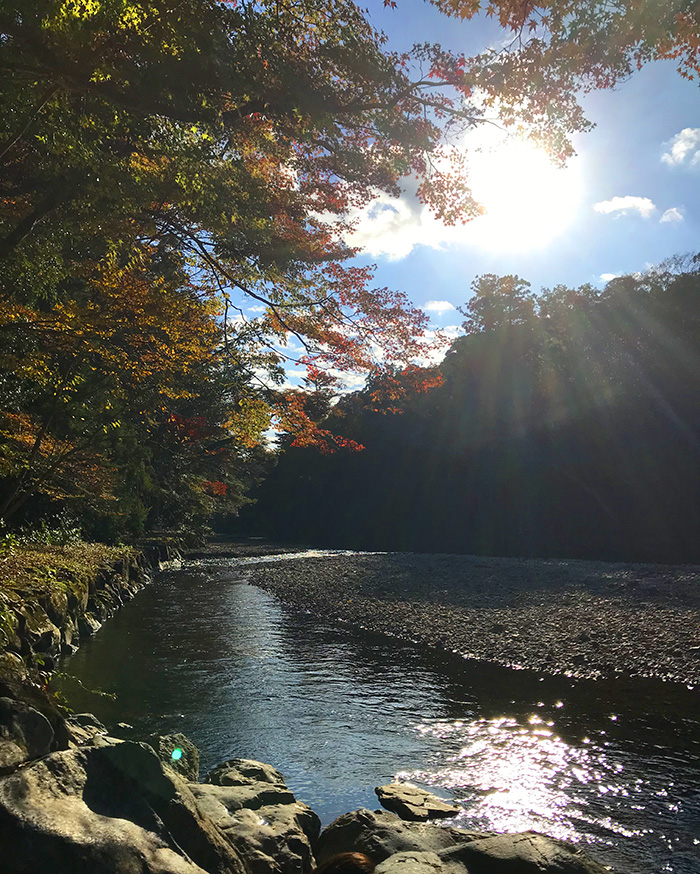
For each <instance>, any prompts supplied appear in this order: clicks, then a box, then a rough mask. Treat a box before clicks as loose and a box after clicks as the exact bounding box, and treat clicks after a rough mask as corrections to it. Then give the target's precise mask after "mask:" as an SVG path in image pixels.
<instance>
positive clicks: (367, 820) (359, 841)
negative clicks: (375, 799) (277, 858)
mask: <svg viewBox="0 0 700 874" xmlns="http://www.w3.org/2000/svg"><path fill="white" fill-rule="evenodd" d="M483 837H486V835H485V834H484V833H483V832H470V831H467V830H466V829H458V828H442V827H440V828H438V827H437V826H434V825H429V824H427V823H419V822H404V821H403V820H401V819H399V817H398V816H396V814H394V813H388V812H386V811H383V810H376V811H371V810H366V809H360V810H355V811H353V812H352V813H345V814H343V815H342V816H339V817H338V819H336V820H335V821H334V822H332V823H331V824H330V825H329V826H328V828H326V829H325V830H324V831H323V832H322V833H321V837H320V839H319V843H318V849H317V850H316V859H317V861H318V862H319V863H320V862H324V861H325V860H326V859H327V858H329V857H330V856H334V855H335V854H336V853H350V852H358V853H366V854H367V855H368V856H369V857H370V858H371V859H373V860H374V861H375V862H376V863H379V862H383V861H384V859H388V858H389V856H392V855H394V853H405V852H419V853H424V852H428V853H437V852H439V851H440V850H446V849H449V848H451V847H454V846H456V845H457V844H460V843H464V842H465V841H473V840H477V839H479V838H483Z"/></svg>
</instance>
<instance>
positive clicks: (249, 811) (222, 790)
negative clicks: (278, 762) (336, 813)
mask: <svg viewBox="0 0 700 874" xmlns="http://www.w3.org/2000/svg"><path fill="white" fill-rule="evenodd" d="M206 779H207V781H208V782H206V783H201V784H196V785H195V784H190V787H189V788H190V790H191V791H192V794H193V795H194V797H195V800H196V803H197V805H198V807H199V810H200V811H201V813H202V814H203V815H204V816H206V817H207V818H209V819H211V821H212V822H213V823H214V824H215V825H216V826H217V827H218V828H219V829H221V831H222V832H223V834H224V835H225V836H226V838H227V839H228V840H229V841H230V842H231V845H232V846H233V847H234V848H235V849H236V851H237V852H238V853H239V855H240V856H241V858H242V859H243V860H244V862H245V864H246V866H247V867H248V869H249V870H250V872H251V874H268V872H273V874H274V872H276V874H306V872H308V871H309V870H310V869H311V868H312V867H313V865H314V856H313V846H314V845H315V843H316V841H317V839H318V834H319V831H320V827H321V824H320V821H319V819H318V817H317V816H316V814H315V813H314V812H313V810H311V808H310V807H308V806H307V805H306V804H302V803H301V802H298V801H296V799H295V798H294V794H293V793H292V792H290V790H289V789H288V788H287V786H286V785H285V783H284V778H283V777H282V775H281V774H280V772H279V771H277V770H276V769H275V768H273V767H272V766H271V765H265V764H263V763H262V762H256V761H252V760H250V759H231V760H230V761H228V762H225V763H224V764H223V765H219V766H218V767H217V768H215V769H214V770H213V771H212V772H211V773H210V774H208V775H207V778H206Z"/></svg>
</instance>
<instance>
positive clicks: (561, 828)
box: [64, 551, 700, 874]
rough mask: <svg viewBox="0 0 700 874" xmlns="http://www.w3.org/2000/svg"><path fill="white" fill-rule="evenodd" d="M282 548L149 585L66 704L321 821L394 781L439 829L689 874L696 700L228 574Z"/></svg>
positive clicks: (619, 866)
mask: <svg viewBox="0 0 700 874" xmlns="http://www.w3.org/2000/svg"><path fill="white" fill-rule="evenodd" d="M309 554H313V553H309V552H306V553H304V555H309ZM319 554H320V555H331V553H329V552H325V551H319ZM334 554H343V553H334ZM289 557H290V556H289V555H287V556H274V557H271V556H264V557H260V558H257V557H256V558H247V559H243V560H238V561H231V560H221V559H210V558H207V559H202V560H198V561H196V562H191V563H189V564H188V565H187V566H185V567H183V568H182V569H181V570H177V571H171V572H166V573H164V574H162V575H161V576H160V577H159V578H158V580H157V581H156V583H155V584H154V585H153V586H151V587H149V588H147V589H145V590H144V591H143V592H142V593H141V594H140V595H139V597H138V598H135V599H134V600H133V601H131V602H129V603H128V604H126V605H125V606H124V608H123V610H121V611H120V612H119V613H118V614H117V615H116V616H115V617H114V618H113V619H112V620H111V621H110V622H108V623H106V624H105V626H104V627H103V628H102V629H100V631H99V632H98V633H97V634H96V635H95V636H94V637H93V638H91V639H90V640H88V641H86V642H85V644H84V645H83V646H81V648H80V650H78V652H77V653H76V654H75V655H73V656H72V657H71V658H70V659H68V660H66V664H65V668H66V674H65V675H64V676H65V677H66V679H65V683H66V688H67V689H69V691H70V700H71V703H72V705H73V707H74V709H76V710H90V711H94V712H95V713H96V714H97V715H98V717H100V718H101V719H102V720H103V721H105V722H106V723H108V724H113V723H116V722H118V721H126V722H129V723H131V724H133V725H134V726H135V729H136V731H137V732H139V733H140V734H142V735H143V736H148V735H150V734H152V733H158V732H165V731H172V730H173V726H177V728H178V730H181V731H182V732H183V733H184V734H186V735H187V736H188V737H190V738H191V739H192V740H193V741H194V742H195V743H196V744H197V746H198V747H199V748H200V752H201V760H202V772H203V773H204V772H205V771H206V770H208V769H209V768H211V767H213V766H214V765H215V764H217V763H219V762H221V761H223V760H225V759H227V758H230V757H232V756H239V755H243V756H246V757H251V758H257V759H260V760H262V761H268V762H272V763H274V764H275V765H276V766H277V767H279V768H280V770H281V771H282V773H283V774H284V775H285V777H286V778H287V782H288V784H289V786H290V788H291V789H292V790H293V791H294V792H295V794H296V795H297V797H298V798H300V799H301V800H303V801H306V802H307V803H309V804H310V805H311V806H312V807H313V808H314V809H315V810H316V811H317V812H318V813H319V815H320V816H321V819H322V821H323V822H324V823H326V824H327V823H329V822H330V821H331V820H332V819H333V818H334V817H336V816H338V815H339V814H340V813H343V812H345V811H347V810H352V809H354V808H357V807H360V806H367V807H372V808H374V807H376V806H377V803H376V797H375V795H374V791H373V790H374V787H375V786H377V785H379V784H381V783H385V782H388V781H389V780H390V779H391V778H392V776H394V775H395V776H396V777H398V778H400V779H404V780H410V781H411V782H414V783H422V784H424V785H429V786H431V787H433V791H436V792H437V793H438V794H442V795H445V796H447V797H449V798H454V799H456V800H457V801H458V803H459V805H460V806H461V808H462V810H461V812H460V813H459V814H458V816H457V817H455V819H454V820H450V821H449V822H451V823H454V824H456V825H459V826H462V827H465V828H469V829H478V830H483V831H491V830H495V831H522V830H527V829H534V830H536V831H540V832H543V833H545V834H548V835H551V836H552V837H557V838H563V839H567V840H571V841H573V842H574V843H578V844H580V845H583V846H586V845H588V847H589V849H590V851H591V853H592V855H593V856H594V857H597V858H599V859H600V861H602V862H604V863H605V864H609V865H612V866H613V868H614V870H616V871H618V872H621V874H660V872H673V874H698V872H700V833H699V832H698V827H697V826H698V822H700V785H699V784H700V781H699V778H698V774H699V767H698V763H699V762H700V743H699V738H700V730H699V729H700V723H699V722H698V708H697V700H698V699H697V692H691V691H689V690H686V689H681V688H679V687H674V686H670V685H664V684H654V683H651V682H646V681H645V682H643V683H642V682H637V681H635V682H630V683H627V682H626V681H623V680H610V681H596V682H593V681H579V680H575V679H573V678H568V677H544V676H538V675H536V674H533V673H531V672H527V671H517V672H515V671H511V670H508V669H506V668H503V667H499V666H494V665H488V664H485V663H482V664H477V663H474V662H469V661H466V660H464V659H461V658H456V657H453V656H450V655H448V654H446V653H444V652H441V651H438V650H431V649H427V648H422V647H416V646H412V645H410V644H408V643H405V642H403V641H401V640H399V639H397V638H389V637H386V636H380V635H373V634H369V633H364V632H362V631H358V630H356V629H353V628H351V627H349V626H338V625H337V624H336V623H331V622H326V621H324V620H323V619H322V618H320V617H318V616H315V615H312V614H309V613H306V612H305V611H295V610H290V609H288V608H286V607H284V606H283V605H282V604H280V602H279V601H277V600H276V599H275V598H273V597H272V596H271V595H269V594H268V593H266V592H263V591H262V590H261V589H257V588H255V587H253V586H251V585H249V584H248V583H247V582H245V581H244V580H243V579H242V578H241V575H240V571H239V568H240V567H242V566H245V565H247V564H251V563H257V562H259V561H265V562H270V561H285V560H286V559H288V558H289ZM70 675H73V676H74V677H75V678H77V680H78V684H76V683H73V685H72V686H71V685H70ZM80 684H82V685H80ZM89 689H104V690H107V691H110V692H114V693H116V694H117V698H116V699H112V698H105V697H103V696H99V695H95V694H92V693H89V691H88V690H89Z"/></svg>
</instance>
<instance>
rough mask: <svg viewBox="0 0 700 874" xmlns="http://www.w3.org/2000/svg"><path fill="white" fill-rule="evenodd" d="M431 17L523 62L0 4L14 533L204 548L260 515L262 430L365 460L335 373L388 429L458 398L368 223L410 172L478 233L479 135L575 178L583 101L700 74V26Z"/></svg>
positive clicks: (270, 27)
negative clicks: (669, 63)
mask: <svg viewBox="0 0 700 874" xmlns="http://www.w3.org/2000/svg"><path fill="white" fill-rule="evenodd" d="M389 5H390V6H393V5H394V4H393V3H389ZM436 5H438V6H439V7H440V8H441V9H442V10H443V11H444V12H445V13H446V14H449V15H457V16H459V17H462V18H470V17H472V16H474V15H476V14H478V13H480V12H483V13H485V14H486V15H490V16H497V17H498V18H499V20H500V23H501V25H502V27H503V28H504V29H505V30H507V31H509V32H510V33H512V34H513V35H514V43H513V44H512V46H510V47H507V48H506V49H503V50H500V51H488V52H485V53H482V54H480V55H477V56H474V57H466V56H464V55H459V54H454V53H450V52H447V51H445V50H444V49H443V48H442V47H440V46H438V45H431V44H429V43H424V44H421V45H417V46H415V47H413V48H412V49H410V50H409V51H406V52H397V51H392V50H389V49H388V48H387V46H386V38H385V36H384V35H383V34H381V33H379V32H378V31H377V30H376V29H375V28H374V27H373V26H372V24H371V23H370V19H369V17H368V15H367V14H366V12H365V11H363V10H362V9H361V8H360V7H359V6H357V5H356V4H355V3H353V2H352V0H281V2H280V0H274V2H273V0H261V2H254V3H253V2H247V0H238V2H220V0H182V2H177V3H172V2H170V0H33V2H31V3H28V2H26V0H5V2H3V3H2V5H1V6H0V70H1V71H2V88H1V90H0V401H1V403H0V485H1V486H2V490H1V493H0V519H7V518H11V517H12V516H13V514H14V515H16V514H18V513H20V511H21V512H22V513H29V512H30V510H31V511H32V512H36V513H42V512H45V511H46V510H47V508H49V509H50V508H51V507H55V506H56V505H57V504H59V505H60V504H71V503H73V504H74V505H75V506H76V507H77V508H78V510H79V512H81V513H87V512H88V511H89V512H90V513H92V514H93V517H94V519H95V520H97V521H96V522H95V525H96V526H97V527H99V526H100V525H101V526H102V529H100V530H101V533H102V534H103V535H104V536H120V533H119V532H120V531H122V532H123V531H130V532H138V531H141V530H143V529H144V528H148V527H154V526H168V527H173V526H178V525H179V526H192V525H194V524H195V521H196V520H201V519H203V518H205V517H206V516H207V515H208V514H211V513H212V512H214V511H215V510H216V508H217V507H219V508H221V509H222V510H235V509H236V508H237V507H238V506H240V505H241V503H242V501H244V500H245V498H244V494H245V490H246V488H247V486H248V485H249V483H250V482H251V481H252V480H255V479H256V478H257V477H258V476H259V475H260V472H261V464H262V459H263V457H264V456H265V451H264V443H265V439H264V435H265V433H266V432H267V431H268V430H269V429H270V427H276V428H277V429H278V431H281V432H282V434H283V435H284V439H285V440H286V442H288V443H290V442H291V443H294V444H296V445H305V446H317V447H321V448H323V449H324V450H329V449H339V448H344V449H350V450H356V449H358V448H360V447H359V444H354V443H353V442H352V441H350V440H346V439H344V438H342V437H339V436H337V435H335V436H334V434H331V433H330V432H327V431H325V430H324V429H323V428H321V427H319V425H318V424H317V423H318V422H319V421H320V420H321V419H322V418H323V417H324V416H325V415H327V413H328V410H329V408H330V406H331V405H332V404H333V402H334V400H335V395H336V394H337V391H338V388H339V385H340V383H342V375H343V373H347V372H353V373H357V372H361V373H365V374H371V381H370V386H371V391H370V392H369V395H368V397H369V398H370V403H374V402H376V404H381V405H383V406H385V407H387V408H392V409H400V408H401V406H402V403H403V401H404V400H405V398H406V396H407V393H408V392H414V393H415V392H417V391H420V390H421V389H424V388H426V387H428V386H429V385H430V384H431V383H434V382H436V381H437V378H438V377H437V376H436V374H435V372H431V371H424V370H419V369H417V368H416V363H417V362H418V361H419V360H420V359H421V358H423V359H424V356H425V354H426V348H425V329H426V327H427V320H426V317H425V314H424V313H423V312H422V311H420V310H418V309H417V308H415V307H414V306H413V305H412V304H411V303H410V301H408V300H407V299H406V297H405V296H404V295H403V294H401V293H400V292H398V291H392V290H390V289H386V288H377V287H375V286H374V281H373V271H372V269H371V268H367V267H358V266H357V265H356V264H354V263H353V262H352V261H351V260H350V259H351V258H352V256H353V255H354V254H356V253H355V252H354V250H353V249H352V248H351V247H350V246H349V244H348V243H347V239H348V234H349V231H350V230H351V220H350V217H351V215H352V214H353V210H355V209H356V208H358V207H362V206H363V205H366V204H368V203H369V202H370V201H371V200H372V199H373V198H374V197H375V196H376V194H377V193H378V192H386V193H389V194H398V193H399V192H400V190H401V180H402V179H404V178H405V177H407V176H413V177H415V178H416V179H417V185H418V195H419V197H421V198H422V199H423V200H424V201H425V202H426V203H427V204H429V205H430V206H431V208H432V209H433V210H434V212H435V213H436V214H437V215H438V216H440V217H441V218H442V219H443V220H444V221H446V222H457V221H468V220H469V219H470V218H471V217H473V216H475V215H478V214H479V213H480V212H481V207H480V205H479V204H478V203H476V202H475V201H474V199H473V197H472V194H471V191H470V187H469V176H468V167H467V164H466V162H465V160H464V156H463V154H462V153H460V151H459V149H457V146H458V145H459V139H460V136H461V134H462V133H463V132H464V131H465V130H468V129H469V128H472V127H474V126H475V125H478V124H480V123H482V122H483V121H484V119H486V118H489V119H492V118H493V117H496V116H497V117H498V119H499V121H500V123H502V124H503V125H504V126H505V127H507V128H509V129H511V130H514V131H517V132H519V133H523V134H524V135H527V136H530V137H531V138H533V139H534V140H535V141H537V142H539V143H542V144H544V145H545V146H546V147H547V148H548V149H549V151H550V153H551V154H552V155H554V156H555V157H558V158H560V159H564V158H566V156H567V155H569V154H570V153H571V145H570V139H569V138H570V134H571V133H572V132H574V131H578V130H584V129H585V128H586V126H587V122H586V120H585V118H584V116H583V113H582V111H581V108H580V106H579V105H578V103H577V101H576V97H575V92H576V88H577V87H579V86H580V85H582V84H583V85H587V86H588V87H601V86H603V87H607V86H609V85H612V84H614V83H615V82H616V81H617V80H618V79H619V78H620V77H622V76H624V75H626V74H627V73H628V72H629V70H630V69H631V68H632V67H633V66H634V65H637V64H641V63H644V62H645V61H646V60H649V59H652V58H656V57H666V58H670V57H673V58H675V59H676V60H677V61H678V64H679V68H680V69H681V72H682V73H683V74H684V75H688V76H693V75H695V74H696V72H697V63H698V61H697V49H698V45H697V27H696V11H695V9H694V7H693V6H692V5H690V6H689V5H688V4H685V5H684V6H683V7H682V9H681V8H679V9H676V5H675V4H674V3H668V2H665V3H663V4H662V3H661V2H660V0H645V2H642V0H639V2H638V0H618V2H613V3H607V2H606V3H602V2H599V0H578V2H574V0H564V2H560V0H556V2H555V0H551V2H542V0H540V2H526V3H522V2H520V0H518V2H515V0H509V2H497V0H494V2H492V3H491V5H487V6H484V4H482V3H480V2H478V0H437V3H436ZM398 7H399V8H398V9H397V11H396V14H401V9H400V2H399V3H398ZM613 33H615V34H619V35H618V36H616V37H615V38H614V39H613V36H612V35H613ZM603 37H604V38H603ZM252 307H254V308H255V312H253V311H252V309H251V308H252ZM289 364H292V365H294V366H295V367H300V368H304V369H305V370H306V373H307V378H306V384H305V387H304V388H303V389H296V390H294V389H290V388H289V386H285V376H284V366H286V365H289ZM372 396H374V400H372ZM387 402H389V403H387ZM31 508H34V509H33V510H32V509H31ZM96 530H97V529H96ZM105 532H106V533H105Z"/></svg>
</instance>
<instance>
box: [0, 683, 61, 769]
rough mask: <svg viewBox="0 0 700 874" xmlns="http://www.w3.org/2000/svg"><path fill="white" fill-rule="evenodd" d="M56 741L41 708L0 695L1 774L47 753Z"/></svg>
mask: <svg viewBox="0 0 700 874" xmlns="http://www.w3.org/2000/svg"><path fill="white" fill-rule="evenodd" d="M53 740H54V734H53V729H52V728H51V723H50V722H49V721H48V719H47V718H46V717H45V716H44V715H43V714H41V713H39V711H38V710H35V709H34V708H33V707H29V706H28V705H27V704H24V703H22V702H21V701H15V700H13V699H11V698H0V774H7V773H9V772H10V771H13V770H14V769H15V768H16V767H17V766H18V765H22V764H24V763H25V762H30V761H31V760H32V759H38V758H39V757H40V756H45V755H47V754H48V753H49V751H50V750H51V745H52V744H53Z"/></svg>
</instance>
